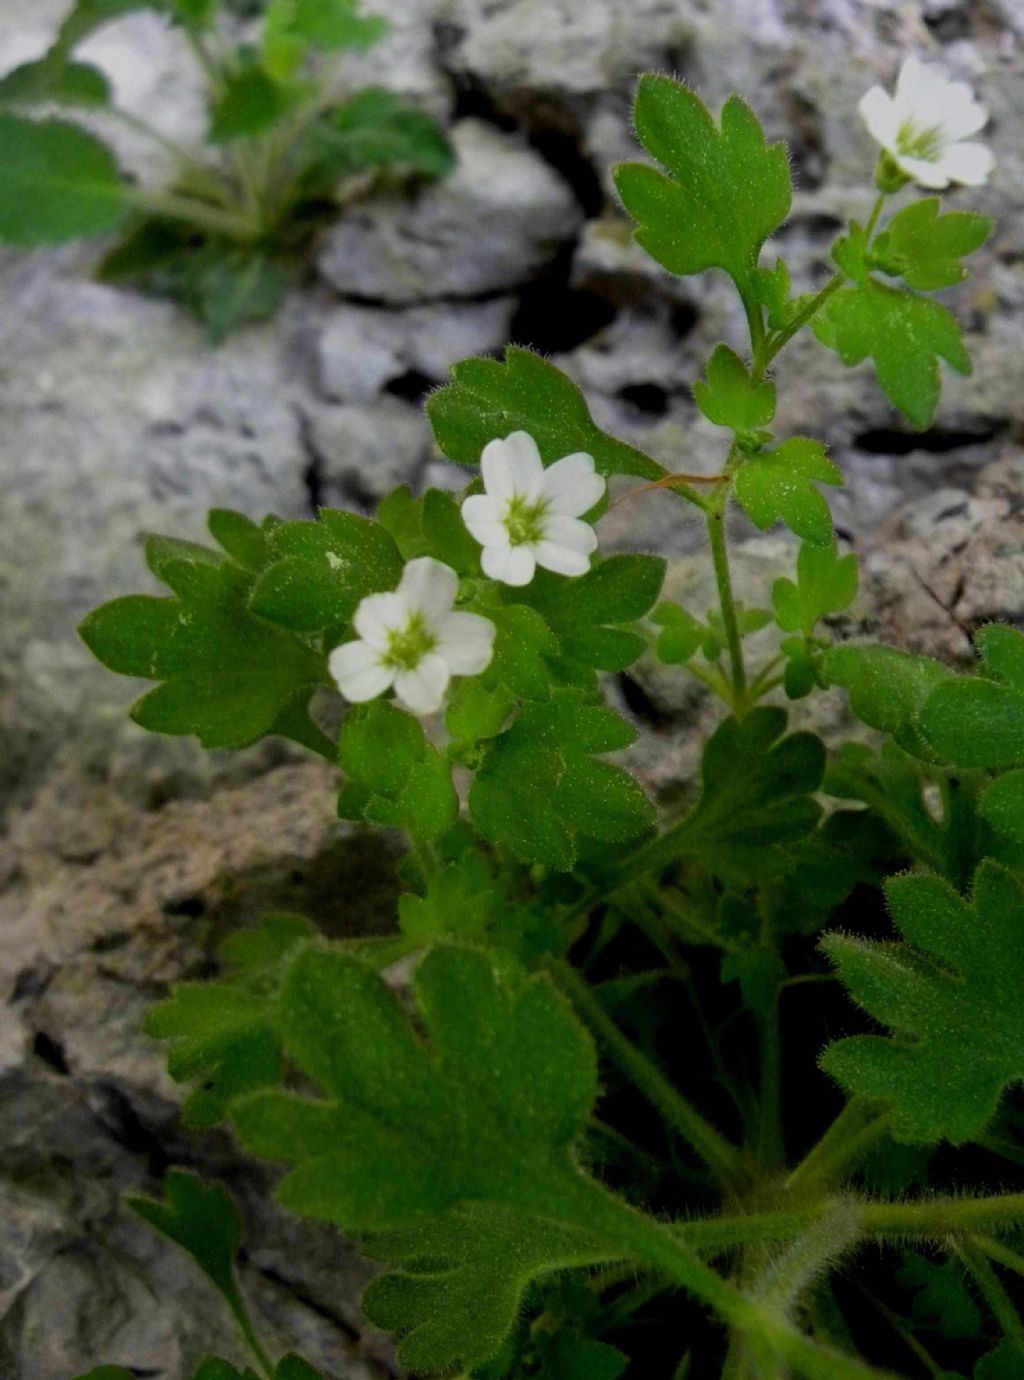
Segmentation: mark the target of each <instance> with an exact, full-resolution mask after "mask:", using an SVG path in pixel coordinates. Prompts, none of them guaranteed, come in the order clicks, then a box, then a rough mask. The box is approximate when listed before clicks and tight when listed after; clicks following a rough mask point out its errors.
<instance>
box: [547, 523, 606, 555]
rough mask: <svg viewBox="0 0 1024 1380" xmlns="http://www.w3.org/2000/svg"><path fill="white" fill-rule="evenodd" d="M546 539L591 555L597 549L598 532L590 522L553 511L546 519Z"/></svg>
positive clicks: (582, 553)
mask: <svg viewBox="0 0 1024 1380" xmlns="http://www.w3.org/2000/svg"><path fill="white" fill-rule="evenodd" d="M544 540H545V541H551V542H554V543H555V545H556V546H568V547H570V548H571V549H572V550H573V551H579V552H580V554H581V555H583V556H589V555H590V553H591V552H592V551H596V550H597V533H596V532H595V531H594V529H593V527H591V525H590V523H589V522H583V521H582V519H580V518H574V517H563V516H561V515H560V514H558V513H552V515H551V516H550V517H549V518H548V519H547V520H546V521H545V523H544Z"/></svg>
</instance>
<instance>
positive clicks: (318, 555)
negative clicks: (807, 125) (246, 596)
mask: <svg viewBox="0 0 1024 1380" xmlns="http://www.w3.org/2000/svg"><path fill="white" fill-rule="evenodd" d="M267 544H268V548H269V551H270V556H271V562H270V564H269V565H268V566H267V567H266V569H265V570H264V571H263V572H262V573H261V574H260V576H259V578H258V579H257V580H256V583H255V584H254V586H253V590H252V595H251V597H250V600H249V607H250V609H251V610H252V611H253V612H254V613H257V614H259V615H260V617H261V618H266V619H269V620H270V622H272V623H277V624H279V625H280V626H281V627H283V628H290V629H292V630H293V631H295V632H301V633H327V635H328V636H327V640H328V642H332V643H336V642H338V641H340V640H341V637H342V633H343V630H344V629H345V628H346V627H347V626H348V624H349V623H350V622H351V620H352V615H353V614H354V613H355V611H356V609H357V608H358V607H359V603H360V601H361V600H362V599H363V598H365V596H366V595H367V594H375V593H379V592H380V591H382V590H390V589H394V588H395V586H396V585H397V584H398V581H399V580H400V579H401V576H402V569H403V562H402V558H401V556H400V555H399V552H398V548H397V547H396V546H395V543H394V541H393V540H392V538H391V536H390V535H389V533H388V532H387V531H386V530H385V529H384V528H383V527H382V526H381V525H380V523H378V522H374V521H372V520H371V519H370V518H364V517H360V516H358V515H357V514H356V513H346V512H342V511H341V510H340V509H334V508H322V509H321V510H320V517H319V520H318V521H315V522H311V521H302V522H285V523H281V524H280V526H278V527H275V528H274V530H273V531H272V532H271V533H270V534H269V536H268V542H267Z"/></svg>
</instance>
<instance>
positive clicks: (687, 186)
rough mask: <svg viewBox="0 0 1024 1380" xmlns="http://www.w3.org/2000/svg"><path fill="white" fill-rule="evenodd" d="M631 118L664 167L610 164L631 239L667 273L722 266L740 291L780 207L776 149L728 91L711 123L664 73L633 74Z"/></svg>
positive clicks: (787, 197) (788, 195) (780, 157)
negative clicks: (632, 227) (631, 224)
mask: <svg viewBox="0 0 1024 1380" xmlns="http://www.w3.org/2000/svg"><path fill="white" fill-rule="evenodd" d="M635 121H636V131H637V134H638V135H639V138H640V142H641V143H642V144H643V146H644V148H646V150H647V152H648V153H649V154H651V156H652V157H653V158H655V159H656V160H657V161H658V162H659V163H660V164H661V165H662V167H664V168H665V169H667V171H668V173H669V174H671V175H670V176H666V175H665V174H664V173H662V172H659V171H658V170H657V169H655V168H651V167H648V166H646V165H644V164H640V163H621V164H620V165H619V166H618V167H617V168H616V169H615V185H616V187H617V188H618V191H619V196H620V197H621V198H622V202H623V205H624V206H625V208H626V210H627V211H628V212H629V213H630V215H632V217H633V218H634V220H636V221H637V231H636V238H637V241H638V242H639V243H640V244H641V245H642V246H643V248H644V249H646V250H647V252H648V253H649V254H650V255H651V256H652V257H653V258H655V259H657V261H658V263H660V264H662V265H663V266H664V267H665V268H667V269H668V270H669V272H670V273H678V274H690V273H700V272H702V271H703V270H704V269H706V268H722V269H724V270H725V272H726V273H728V274H729V276H730V277H731V278H732V279H733V280H734V282H735V283H736V284H737V286H738V287H740V289H741V290H746V289H747V288H748V286H749V285H750V284H751V280H752V275H753V273H754V270H755V269H756V267H757V260H758V256H759V254H760V252H761V246H762V245H763V244H764V242H765V240H766V239H767V238H768V236H769V235H771V234H772V233H773V232H774V231H775V230H777V229H778V228H779V226H780V225H781V224H782V223H783V221H784V220H785V219H786V217H787V215H788V214H789V208H790V203H791V201H792V187H791V185H790V180H789V164H788V162H787V159H786V150H785V148H784V147H783V145H782V144H772V145H770V146H768V145H766V144H765V139H764V134H763V132H762V130H761V126H760V125H759V124H758V122H757V118H756V116H755V115H754V113H753V111H752V110H751V109H750V107H749V106H748V105H746V104H745V103H744V102H743V101H741V100H740V99H739V97H738V96H730V97H729V99H728V100H727V101H726V103H725V105H724V106H723V107H722V113H721V119H720V125H717V126H716V124H715V121H714V119H713V118H712V116H711V113H710V112H709V111H708V109H707V107H706V106H705V105H704V104H703V103H702V102H701V101H700V100H699V99H698V97H697V96H695V95H694V93H693V92H692V91H690V90H688V89H687V88H686V87H685V86H683V85H682V84H681V83H680V82H677V81H673V80H672V79H671V78H670V77H662V76H650V75H648V76H644V77H641V79H640V84H639V87H638V89H637V95H636V105H635Z"/></svg>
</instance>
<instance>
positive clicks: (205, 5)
mask: <svg viewBox="0 0 1024 1380" xmlns="http://www.w3.org/2000/svg"><path fill="white" fill-rule="evenodd" d="M217 4H218V0H170V5H171V13H172V14H173V15H174V17H175V19H178V20H180V21H181V23H183V24H187V25H189V26H190V27H191V28H200V29H205V28H208V27H209V25H210V24H211V23H212V22H213V18H214V15H215V14H216V12H217Z"/></svg>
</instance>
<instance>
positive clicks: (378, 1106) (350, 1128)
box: [234, 944, 597, 1232]
mask: <svg viewBox="0 0 1024 1380" xmlns="http://www.w3.org/2000/svg"><path fill="white" fill-rule="evenodd" d="M414 985H415V991H416V998H417V1004H418V1007H419V1011H420V1014H421V1018H422V1021H423V1024H424V1028H425V1036H426V1039H425V1041H424V1040H421V1039H420V1038H419V1037H418V1036H417V1035H416V1034H415V1033H414V1031H413V1029H412V1027H411V1026H410V1024H409V1020H408V1018H407V1016H406V1015H405V1013H404V1012H403V1010H402V1008H401V1006H400V1004H399V1002H398V1001H397V1000H396V998H395V996H394V994H393V993H392V992H391V991H390V989H389V988H388V987H387V985H386V984H385V983H384V981H383V980H382V979H381V978H380V977H378V976H377V974H376V973H375V972H373V971H372V969H370V968H369V967H367V966H366V965H365V964H363V963H361V962H359V961H358V960H357V959H354V958H351V957H348V956H346V955H343V954H340V953H338V952H336V951H330V950H316V951H314V950H310V951H309V952H308V953H306V954H300V955H299V957H298V958H297V959H296V960H295V961H294V962H293V964H292V966H291V968H290V970H289V972H288V974H287V976H286V978H285V982H284V986H283V990H282V994H281V1008H282V1018H283V1029H284V1035H285V1043H286V1046H287V1049H288V1053H289V1054H290V1056H291V1057H292V1058H293V1059H294V1060H295V1062H296V1063H297V1064H298V1065H299V1067H300V1068H301V1069H302V1070H303V1071H304V1072H305V1073H306V1074H307V1075H308V1076H309V1077H310V1078H312V1079H313V1080H314V1082H316V1083H317V1084H319V1085H320V1086H321V1087H322V1088H323V1089H324V1093H325V1097H324V1098H323V1099H319V1100H316V1099H312V1100H311V1099H308V1098H303V1097H298V1096H295V1095H292V1094H289V1093H283V1092H266V1093H255V1094H253V1095H252V1096H251V1097H249V1098H247V1099H246V1100H245V1101H244V1102H241V1103H239V1104H237V1105H236V1108H235V1113H234V1119H235V1122H236V1125H237V1127H238V1130H239V1132H240V1134H241V1136H242V1139H243V1141H244V1142H245V1144H246V1145H247V1146H248V1147H249V1148H250V1149H251V1150H253V1151H255V1153H257V1154H259V1155H264V1156H267V1157H268V1158H271V1159H278V1160H285V1161H287V1162H289V1163H291V1164H293V1165H294V1166H295V1167H294V1168H293V1169H292V1170H291V1172H290V1173H289V1174H288V1176H287V1177H286V1178H285V1179H284V1181H283V1182H282V1184H281V1186H280V1188H279V1190H278V1197H279V1198H280V1200H281V1202H282V1203H283V1204H284V1205H285V1206H286V1207H289V1208H291V1209H292V1210H294V1211H296V1212H299V1213H302V1214H304V1215H307V1216H314V1217H320V1218H323V1219H324V1220H326V1221H331V1222H336V1223H338V1224H339V1225H342V1226H345V1227H347V1228H348V1229H349V1230H352V1231H363V1232H372V1231H380V1230H388V1229H401V1230H405V1229H407V1228H409V1227H412V1226H415V1225H417V1224H423V1223H427V1222H429V1221H432V1220H434V1219H436V1218H437V1217H438V1216H439V1215H441V1214H444V1213H447V1212H449V1211H451V1210H452V1209H454V1208H458V1207H461V1206H463V1205H465V1204H468V1203H478V1204H490V1205H492V1206H495V1207H505V1208H508V1209H510V1210H512V1211H513V1212H515V1211H518V1210H521V1209H523V1208H524V1207H526V1208H527V1209H528V1208H529V1206H530V1205H531V1204H532V1203H533V1202H534V1200H535V1198H536V1195H537V1193H539V1194H540V1195H541V1199H542V1200H544V1201H546V1197H545V1190H544V1188H543V1186H542V1185H543V1182H544V1180H545V1178H546V1177H547V1175H549V1174H550V1175H551V1176H552V1178H562V1177H564V1174H565V1172H566V1170H569V1169H571V1159H570V1156H571V1147H572V1145H573V1144H574V1142H575V1141H576V1140H577V1139H578V1137H579V1136H580V1134H581V1132H582V1130H583V1127H584V1124H585V1121H586V1118H587V1116H588V1115H589V1112H590V1108H591V1105H592V1103H593V1101H594V1098H595V1096H596V1093H597V1068H596V1063H595V1059H594V1051H593V1048H592V1046H591V1043H590V1040H589V1038H588V1036H587V1035H586V1033H585V1032H584V1030H583V1029H582V1028H581V1026H580V1025H579V1024H578V1022H577V1021H576V1019H575V1017H574V1016H573V1014H572V1013H571V1012H570V1010H569V1008H568V1006H567V1005H566V1004H565V1002H564V1001H563V1000H562V998H561V997H560V996H559V995H558V994H557V993H556V992H555V990H554V989H553V987H552V986H551V984H550V983H549V982H548V981H547V980H546V979H545V978H543V977H528V976H527V975H526V974H525V973H524V972H523V971H522V970H520V969H518V968H516V967H515V966H514V965H511V964H508V963H506V964H504V965H503V966H502V967H501V968H500V969H496V968H495V967H494V966H493V965H492V961H491V960H490V959H489V958H488V957H487V956H486V955H484V954H483V953H481V952H478V951H475V950H472V949H468V948H463V947H461V946H459V945H454V944H444V945H440V946H438V947H435V948H433V949H431V950H430V951H429V953H428V954H427V956H426V957H425V958H424V959H423V961H422V962H421V963H420V964H419V966H418V967H417V969H416V973H415V977H414ZM368 1164H372V1165H373V1166H374V1172H373V1173H372V1174H367V1173H366V1172H365V1171H366V1166H367V1165H368Z"/></svg>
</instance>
